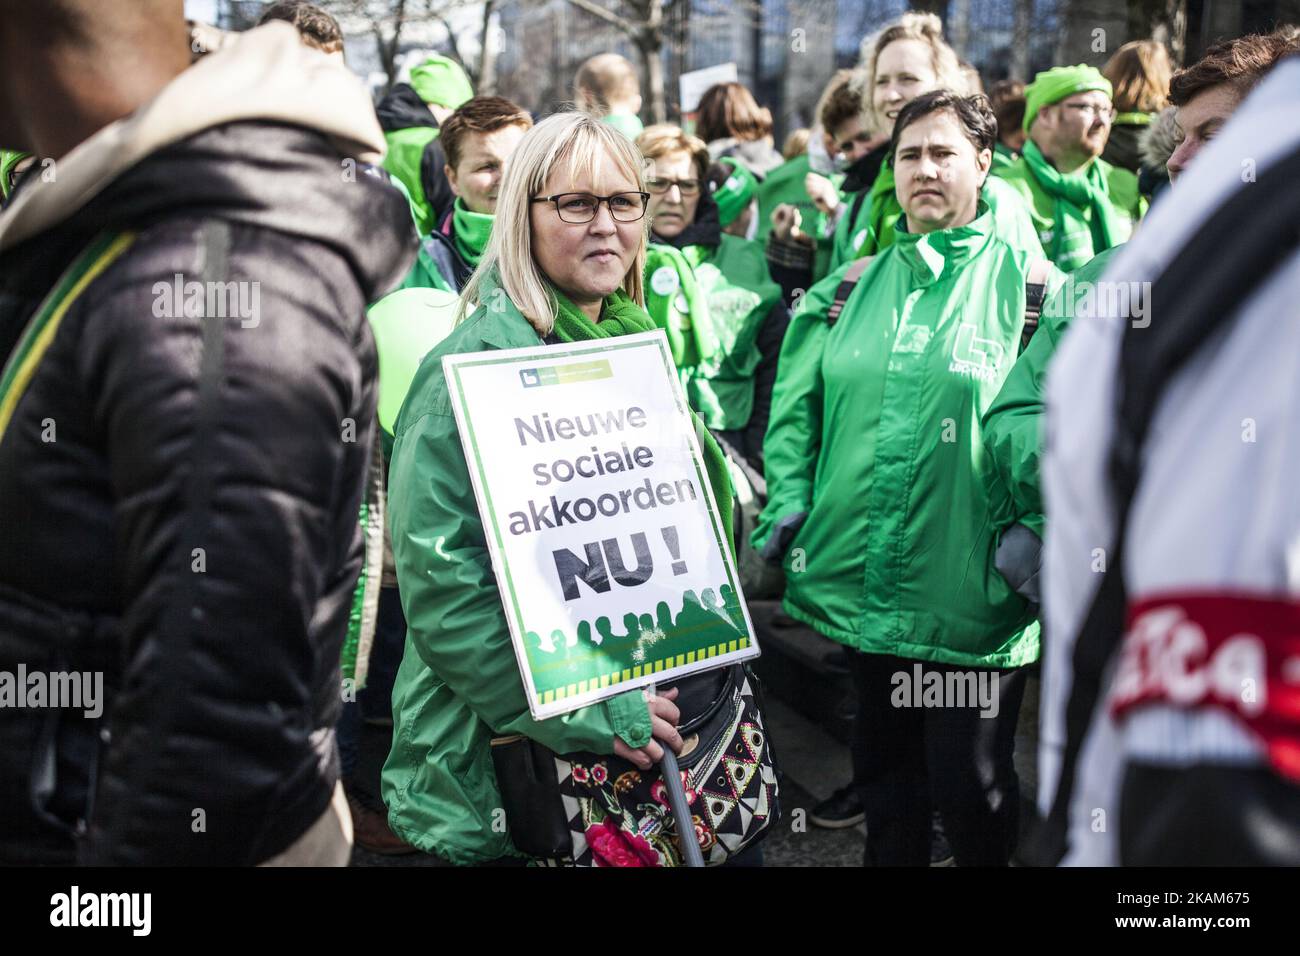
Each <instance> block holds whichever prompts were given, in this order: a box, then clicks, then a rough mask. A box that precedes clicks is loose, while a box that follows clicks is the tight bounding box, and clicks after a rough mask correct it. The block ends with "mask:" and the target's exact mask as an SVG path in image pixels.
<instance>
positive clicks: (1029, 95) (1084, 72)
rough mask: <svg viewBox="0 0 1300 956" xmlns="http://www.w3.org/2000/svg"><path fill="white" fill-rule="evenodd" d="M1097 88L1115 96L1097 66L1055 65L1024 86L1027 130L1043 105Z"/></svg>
mask: <svg viewBox="0 0 1300 956" xmlns="http://www.w3.org/2000/svg"><path fill="white" fill-rule="evenodd" d="M1093 90H1096V91H1097V92H1099V93H1105V94H1106V95H1107V96H1113V95H1114V93H1113V92H1112V90H1111V87H1110V80H1108V79H1106V78H1105V77H1104V76H1102V75H1101V71H1100V70H1098V69H1097V68H1096V67H1095V66H1087V65H1086V64H1083V63H1080V64H1079V65H1078V66H1054V67H1052V68H1051V69H1050V70H1045V71H1044V72H1042V73H1039V74H1038V75H1037V76H1036V77H1034V82H1032V83H1030V84H1029V85H1028V86H1026V87H1025V124H1024V129H1025V132H1026V133H1028V132H1029V127H1030V126H1031V125H1033V122H1034V117H1035V116H1037V115H1038V111H1039V110H1041V109H1042V108H1043V107H1044V106H1051V105H1052V104H1053V103H1059V102H1061V100H1063V99H1065V98H1066V97H1067V96H1073V95H1074V94H1075V93H1089V92H1092V91H1093Z"/></svg>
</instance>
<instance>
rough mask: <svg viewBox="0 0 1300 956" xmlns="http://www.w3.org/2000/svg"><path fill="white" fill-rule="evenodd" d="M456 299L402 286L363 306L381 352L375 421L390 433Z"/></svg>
mask: <svg viewBox="0 0 1300 956" xmlns="http://www.w3.org/2000/svg"><path fill="white" fill-rule="evenodd" d="M457 300H458V296H457V295H456V294H455V293H454V292H446V291H444V290H442V289H400V290H398V291H397V292H393V293H391V294H390V295H386V296H384V297H383V298H382V299H380V300H379V301H378V302H376V303H375V304H374V305H372V306H371V307H370V310H369V312H367V315H368V317H369V319H370V328H371V329H372V330H373V331H374V333H375V348H376V350H377V351H378V353H379V426H380V427H381V428H383V430H384V431H386V432H388V434H389V435H392V434H393V425H394V423H396V421H397V413H398V412H400V411H401V410H402V402H404V401H406V393H407V392H408V391H410V388H411V382H412V380H413V379H414V378H415V372H416V370H417V369H418V368H419V367H420V362H421V361H422V360H423V359H424V357H425V356H426V355H428V354H429V352H430V351H432V350H433V347H434V346H436V345H437V344H438V343H439V342H441V341H442V340H443V339H445V338H446V337H447V335H448V334H449V333H450V332H451V330H452V326H453V325H455V322H456V302H457Z"/></svg>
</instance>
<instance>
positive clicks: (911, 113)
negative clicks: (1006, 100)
mask: <svg viewBox="0 0 1300 956" xmlns="http://www.w3.org/2000/svg"><path fill="white" fill-rule="evenodd" d="M944 110H947V111H948V112H949V113H952V115H953V116H955V117H957V122H958V123H959V124H960V125H961V128H962V131H963V132H964V133H965V134H966V138H967V139H968V140H970V141H971V145H972V146H974V147H975V151H976V152H979V151H980V150H981V149H992V148H993V144H994V142H996V140H997V138H998V120H997V117H995V116H994V115H993V110H992V108H990V107H989V100H988V97H987V96H985V95H984V94H983V93H976V94H975V95H974V96H961V95H959V94H957V93H954V92H953V91H952V90H931V91H930V92H929V93H923V94H921V95H920V96H918V97H917V98H916V99H914V100H912V102H910V103H908V104H907V105H906V106H904V107H903V108H902V110H900V111H899V114H898V119H896V120H895V121H894V135H893V137H892V138H891V140H890V143H889V152H890V154H891V156H892V154H893V153H894V152H896V151H897V150H898V139H899V137H900V136H901V135H902V134H903V130H905V129H907V127H908V126H910V125H911V124H913V123H915V122H916V121H917V120H919V119H922V118H924V117H926V116H929V115H930V114H931V113H939V112H943V111H944ZM891 162H892V159H891Z"/></svg>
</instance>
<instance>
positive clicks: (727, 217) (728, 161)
mask: <svg viewBox="0 0 1300 956" xmlns="http://www.w3.org/2000/svg"><path fill="white" fill-rule="evenodd" d="M718 162H719V163H721V164H722V165H724V166H727V167H729V168H730V169H731V175H730V176H728V177H727V179H726V181H725V182H723V183H720V184H719V185H718V188H717V189H715V190H714V191H713V201H714V202H716V203H717V204H718V218H719V219H720V220H721V221H722V228H723V229H726V228H727V227H728V226H729V225H731V224H732V223H733V222H735V221H736V217H737V216H739V215H740V214H741V213H742V212H744V211H745V208H746V207H747V206H748V205H749V204H750V202H751V201H752V200H753V198H754V194H755V193H756V192H758V180H757V179H755V178H754V174H753V173H751V172H750V171H749V170H748V169H746V168H745V165H744V164H743V163H741V162H740V161H739V160H737V159H735V158H733V157H731V156H723V157H722V158H721V159H720V160H718Z"/></svg>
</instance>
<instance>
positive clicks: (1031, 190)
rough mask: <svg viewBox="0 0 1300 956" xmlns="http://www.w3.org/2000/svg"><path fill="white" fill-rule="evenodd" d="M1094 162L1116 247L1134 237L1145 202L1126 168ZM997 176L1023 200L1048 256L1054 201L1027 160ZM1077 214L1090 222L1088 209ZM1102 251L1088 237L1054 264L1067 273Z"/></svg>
mask: <svg viewBox="0 0 1300 956" xmlns="http://www.w3.org/2000/svg"><path fill="white" fill-rule="evenodd" d="M1093 162H1094V163H1097V164H1098V167H1099V168H1100V169H1101V172H1102V178H1103V179H1104V180H1105V183H1106V190H1107V192H1108V193H1109V196H1110V205H1111V208H1112V209H1113V210H1114V212H1115V218H1116V220H1117V225H1118V226H1119V228H1120V235H1119V236H1118V237H1116V240H1115V241H1116V245H1118V244H1119V243H1122V242H1125V241H1127V240H1128V238H1129V237H1130V236H1131V235H1132V234H1133V228H1134V227H1135V226H1136V225H1137V222H1138V220H1139V219H1141V218H1142V217H1143V216H1144V215H1146V211H1147V205H1148V203H1147V200H1146V198H1145V197H1144V196H1143V195H1142V194H1141V193H1140V192H1139V191H1138V181H1137V177H1136V176H1134V175H1133V174H1132V173H1130V172H1129V171H1128V170H1127V169H1119V168H1117V167H1115V166H1112V165H1111V164H1110V163H1108V162H1106V161H1105V160H1104V159H1094V160H1093ZM996 174H997V176H998V178H999V180H1000V181H1001V182H1004V183H1006V184H1007V185H1008V186H1010V187H1012V188H1013V189H1014V190H1015V191H1016V192H1017V193H1019V194H1020V195H1021V197H1023V199H1024V200H1025V204H1026V206H1027V207H1028V211H1029V215H1030V218H1031V219H1032V221H1033V228H1034V230H1035V232H1036V233H1037V235H1038V239H1039V242H1040V243H1041V244H1042V247H1043V249H1044V250H1046V251H1048V253H1049V255H1050V250H1051V249H1052V248H1053V245H1054V243H1053V240H1054V238H1055V232H1056V208H1055V207H1056V200H1055V199H1053V198H1052V197H1051V196H1049V195H1048V194H1047V192H1046V191H1045V190H1044V189H1043V187H1042V186H1041V185H1039V182H1038V180H1037V179H1035V178H1034V174H1033V172H1032V170H1030V168H1029V163H1028V161H1027V160H1026V159H1025V158H1024V157H1023V156H1022V157H1021V158H1020V159H1017V160H1016V161H1015V162H1014V163H1012V164H1011V165H1010V166H1007V167H1003V168H1001V169H998V170H996ZM1077 215H1078V216H1079V217H1080V219H1082V220H1083V221H1084V222H1089V223H1090V222H1091V221H1092V210H1090V209H1079V210H1077ZM1085 240H1086V241H1085ZM1102 251H1104V250H1098V249H1094V248H1093V245H1092V242H1091V241H1090V240H1088V239H1087V237H1080V242H1079V244H1078V252H1077V253H1076V254H1074V255H1071V256H1069V257H1065V256H1060V257H1058V260H1055V264H1056V266H1057V267H1058V268H1060V269H1063V270H1065V271H1066V272H1072V271H1073V270H1075V269H1077V268H1079V267H1080V266H1081V265H1083V264H1084V263H1086V262H1088V261H1090V260H1091V259H1092V258H1093V257H1094V256H1095V255H1097V254H1099V253H1100V252H1102Z"/></svg>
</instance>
